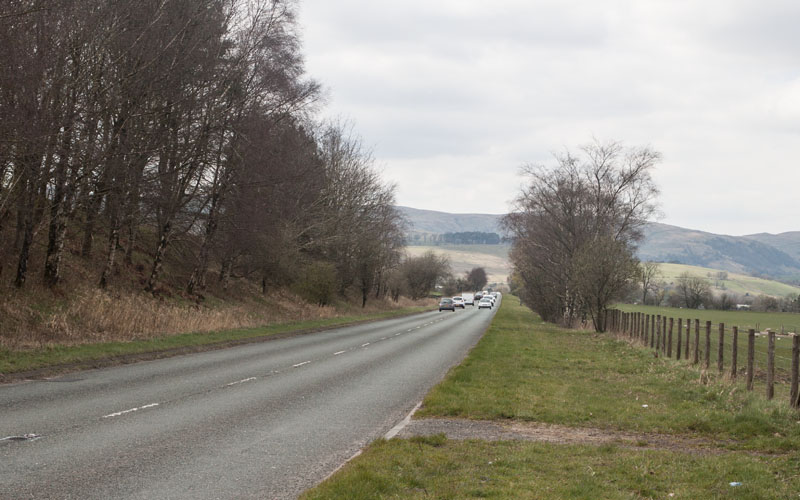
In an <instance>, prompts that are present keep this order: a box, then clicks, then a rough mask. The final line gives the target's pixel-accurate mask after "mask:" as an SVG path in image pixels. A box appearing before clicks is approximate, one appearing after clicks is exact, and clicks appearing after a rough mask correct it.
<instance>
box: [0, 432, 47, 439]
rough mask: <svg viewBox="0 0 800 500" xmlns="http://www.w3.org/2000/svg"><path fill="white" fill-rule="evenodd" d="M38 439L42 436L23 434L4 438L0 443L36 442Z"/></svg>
mask: <svg viewBox="0 0 800 500" xmlns="http://www.w3.org/2000/svg"><path fill="white" fill-rule="evenodd" d="M40 437H42V436H40V435H38V434H33V433H28V434H23V435H22V436H6V437H4V438H0V441H36V440H37V439H39V438H40Z"/></svg>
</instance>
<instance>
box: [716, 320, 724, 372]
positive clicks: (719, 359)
mask: <svg viewBox="0 0 800 500" xmlns="http://www.w3.org/2000/svg"><path fill="white" fill-rule="evenodd" d="M724 341H725V323H720V324H719V347H718V349H717V371H718V372H719V373H720V374H721V373H722V356H723V353H722V350H723V349H724V348H725V343H724Z"/></svg>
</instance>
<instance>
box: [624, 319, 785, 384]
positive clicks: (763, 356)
mask: <svg viewBox="0 0 800 500" xmlns="http://www.w3.org/2000/svg"><path fill="white" fill-rule="evenodd" d="M617 308H619V309H620V310H622V311H625V312H642V313H644V314H650V315H661V316H662V317H663V316H666V317H667V318H673V319H674V323H675V328H676V330H675V332H674V335H677V324H678V323H677V321H678V318H682V319H683V341H684V342H685V340H686V319H687V316H688V317H689V318H690V319H691V320H692V326H691V332H690V339H691V346H692V349H694V339H695V322H694V320H695V319H699V320H700V351H701V354H700V360H701V363H702V360H703V359H704V358H703V353H704V352H705V328H706V321H711V351H710V359H711V367H712V368H713V369H716V366H717V354H718V347H717V346H718V344H719V324H720V323H724V325H725V335H724V337H723V345H724V353H723V364H724V365H725V367H726V369H728V368H729V367H730V360H731V350H732V349H733V331H732V329H731V327H732V326H738V327H739V339H738V342H737V353H738V354H737V358H738V362H737V365H738V368H739V371H740V372H742V374H743V373H744V372H743V370H745V368H746V363H747V330H748V329H749V328H756V330H757V331H764V330H766V329H767V328H771V329H773V330H774V331H776V332H778V333H780V332H781V327H783V329H784V330H785V331H786V332H795V331H797V329H798V327H797V326H794V325H798V324H800V314H793V313H762V312H750V311H713V310H695V309H677V308H670V307H656V306H639V305H629V304H620V305H618V306H617ZM668 321H669V320H668ZM787 325H791V326H787ZM673 343H674V344H677V339H676V338H673ZM684 346H685V343H684ZM684 349H685V347H684ZM692 352H693V351H692ZM755 356H756V357H755V367H756V371H757V372H758V371H759V370H761V371H763V370H764V369H766V366H767V337H766V336H757V337H756V338H755ZM791 356H792V340H791V338H787V337H781V336H778V337H777V338H776V340H775V370H776V374H777V375H779V376H788V373H789V371H790V370H791V366H792V364H791V363H792V358H791Z"/></svg>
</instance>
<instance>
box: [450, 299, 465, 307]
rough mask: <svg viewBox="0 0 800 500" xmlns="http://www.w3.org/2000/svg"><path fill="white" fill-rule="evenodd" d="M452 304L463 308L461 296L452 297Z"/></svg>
mask: <svg viewBox="0 0 800 500" xmlns="http://www.w3.org/2000/svg"><path fill="white" fill-rule="evenodd" d="M453 305H454V306H456V307H460V308H461V309H464V298H463V297H453Z"/></svg>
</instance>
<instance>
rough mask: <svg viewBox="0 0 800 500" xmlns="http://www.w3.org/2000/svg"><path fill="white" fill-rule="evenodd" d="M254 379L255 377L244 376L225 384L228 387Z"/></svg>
mask: <svg viewBox="0 0 800 500" xmlns="http://www.w3.org/2000/svg"><path fill="white" fill-rule="evenodd" d="M255 379H256V378H255V377H250V378H244V379H242V380H237V381H236V382H231V383H230V384H225V385H226V386H228V387H230V386H232V385H236V384H244V383H245V382H250V381H251V380H255Z"/></svg>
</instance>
